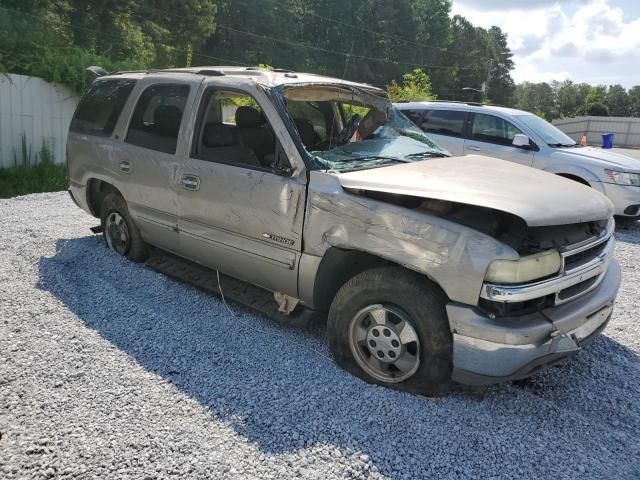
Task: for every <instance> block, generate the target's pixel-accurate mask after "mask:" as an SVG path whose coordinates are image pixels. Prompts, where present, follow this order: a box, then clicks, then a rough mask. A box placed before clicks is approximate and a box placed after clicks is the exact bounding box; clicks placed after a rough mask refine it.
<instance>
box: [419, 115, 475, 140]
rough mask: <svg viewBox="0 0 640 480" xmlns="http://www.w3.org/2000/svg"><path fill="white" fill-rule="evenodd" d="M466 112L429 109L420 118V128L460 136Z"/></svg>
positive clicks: (430, 131)
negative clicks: (421, 118)
mask: <svg viewBox="0 0 640 480" xmlns="http://www.w3.org/2000/svg"><path fill="white" fill-rule="evenodd" d="M466 118H467V112H458V111H454V110H430V111H427V112H426V113H425V115H424V118H423V120H422V130H424V131H425V132H428V133H436V134H439V135H449V136H451V137H461V136H462V134H463V132H464V122H465V120H466Z"/></svg>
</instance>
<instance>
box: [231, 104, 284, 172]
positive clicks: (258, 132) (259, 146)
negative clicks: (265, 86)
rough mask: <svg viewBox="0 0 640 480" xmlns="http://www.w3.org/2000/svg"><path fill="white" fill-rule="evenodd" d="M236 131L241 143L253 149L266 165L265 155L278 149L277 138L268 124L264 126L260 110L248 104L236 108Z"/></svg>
mask: <svg viewBox="0 0 640 480" xmlns="http://www.w3.org/2000/svg"><path fill="white" fill-rule="evenodd" d="M235 118H236V132H237V135H238V137H239V140H240V143H242V145H244V146H245V147H249V148H250V149H251V150H253V151H254V152H255V154H256V156H257V157H258V160H260V162H261V163H262V164H263V166H268V165H265V157H266V156H267V155H269V154H270V153H273V152H274V151H275V149H276V147H275V139H274V138H273V135H272V134H271V131H270V129H269V128H268V127H267V126H262V119H261V115H260V112H259V111H258V110H257V109H255V108H253V107H248V106H242V107H238V109H237V110H236V116H235Z"/></svg>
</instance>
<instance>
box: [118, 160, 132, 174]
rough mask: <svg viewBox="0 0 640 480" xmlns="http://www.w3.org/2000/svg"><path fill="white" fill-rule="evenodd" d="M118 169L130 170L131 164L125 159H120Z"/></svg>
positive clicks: (125, 171) (126, 171)
mask: <svg viewBox="0 0 640 480" xmlns="http://www.w3.org/2000/svg"><path fill="white" fill-rule="evenodd" d="M120 170H122V171H123V172H124V173H129V172H130V171H131V164H130V163H129V162H128V161H127V160H122V161H121V162H120Z"/></svg>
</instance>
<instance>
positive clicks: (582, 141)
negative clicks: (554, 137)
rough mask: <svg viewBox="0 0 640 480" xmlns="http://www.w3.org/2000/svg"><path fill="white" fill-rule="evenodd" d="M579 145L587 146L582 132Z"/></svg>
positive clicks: (584, 134) (585, 136)
mask: <svg viewBox="0 0 640 480" xmlns="http://www.w3.org/2000/svg"><path fill="white" fill-rule="evenodd" d="M580 145H582V146H584V147H586V146H587V134H586V133H585V132H582V138H581V139H580Z"/></svg>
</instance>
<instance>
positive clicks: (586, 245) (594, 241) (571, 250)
mask: <svg viewBox="0 0 640 480" xmlns="http://www.w3.org/2000/svg"><path fill="white" fill-rule="evenodd" d="M615 228H616V223H615V221H614V220H613V218H610V219H609V222H608V223H607V228H606V229H605V230H604V231H603V232H602V233H601V234H600V235H598V236H595V237H591V238H587V239H586V240H583V241H581V242H578V243H574V244H573V245H568V246H566V247H563V248H561V249H560V255H561V256H563V257H569V256H571V255H575V254H576V253H580V252H584V251H585V250H589V249H590V248H593V247H595V246H597V245H600V244H601V243H603V242H604V241H606V240H608V239H609V237H611V235H613V232H614V230H615Z"/></svg>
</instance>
